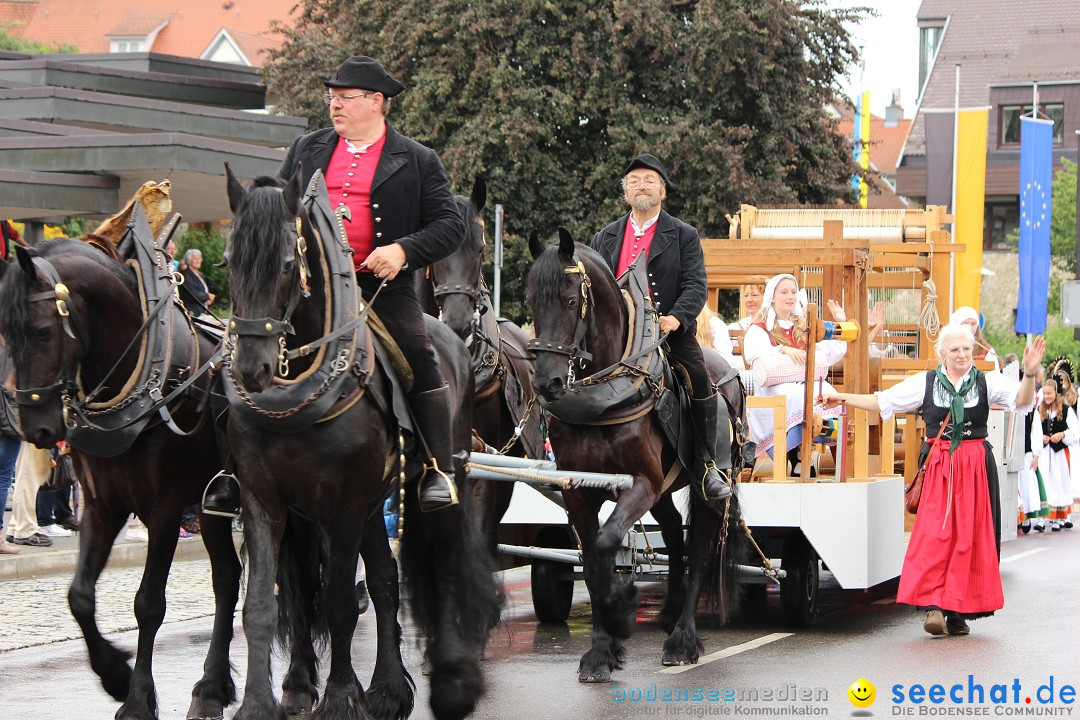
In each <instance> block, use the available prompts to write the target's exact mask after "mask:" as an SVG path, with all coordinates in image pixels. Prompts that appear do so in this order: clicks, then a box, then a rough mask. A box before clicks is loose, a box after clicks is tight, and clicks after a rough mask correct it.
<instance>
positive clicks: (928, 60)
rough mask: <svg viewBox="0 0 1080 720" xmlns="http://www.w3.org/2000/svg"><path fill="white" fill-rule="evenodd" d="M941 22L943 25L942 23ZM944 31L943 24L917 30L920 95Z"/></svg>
mask: <svg viewBox="0 0 1080 720" xmlns="http://www.w3.org/2000/svg"><path fill="white" fill-rule="evenodd" d="M941 22H942V23H944V21H941ZM944 31H945V26H944V24H942V25H934V26H929V27H922V28H919V88H918V92H919V93H922V88H923V85H925V84H926V76H927V75H929V74H930V68H932V67H933V65H934V55H935V54H936V53H937V49H938V45H940V44H941V36H942V34H943V33H944Z"/></svg>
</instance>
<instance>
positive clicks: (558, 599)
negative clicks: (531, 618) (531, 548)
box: [531, 527, 575, 623]
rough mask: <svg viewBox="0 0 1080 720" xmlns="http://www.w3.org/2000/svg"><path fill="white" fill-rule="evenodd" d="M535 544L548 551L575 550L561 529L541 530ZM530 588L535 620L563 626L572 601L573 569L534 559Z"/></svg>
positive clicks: (568, 565) (564, 530) (570, 540)
mask: <svg viewBox="0 0 1080 720" xmlns="http://www.w3.org/2000/svg"><path fill="white" fill-rule="evenodd" d="M535 544H536V545H538V546H539V547H550V548H572V547H575V543H574V542H573V539H572V537H571V535H570V533H569V532H568V530H567V529H566V528H562V527H546V528H543V529H541V530H540V532H539V533H537V535H536V541H535ZM531 584H532V602H533V611H534V612H535V613H536V619H537V620H539V621H540V622H542V623H564V622H566V619H567V618H568V617H570V605H571V603H572V602H573V599H574V566H573V565H570V564H569V563H562V562H558V561H556V560H540V559H534V560H533V562H532V583H531Z"/></svg>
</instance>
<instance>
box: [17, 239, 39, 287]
mask: <svg viewBox="0 0 1080 720" xmlns="http://www.w3.org/2000/svg"><path fill="white" fill-rule="evenodd" d="M15 257H17V258H18V259H19V267H21V268H22V269H23V272H24V273H26V274H27V275H28V276H29V277H30V280H31V281H34V280H37V276H38V275H37V268H35V267H34V258H33V257H31V256H30V251H29V250H27V249H26V248H24V247H23V246H21V245H16V246H15Z"/></svg>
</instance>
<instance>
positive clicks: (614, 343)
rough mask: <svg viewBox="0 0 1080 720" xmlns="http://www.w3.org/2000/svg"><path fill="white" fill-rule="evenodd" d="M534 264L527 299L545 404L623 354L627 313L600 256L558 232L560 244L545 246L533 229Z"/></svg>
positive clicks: (537, 382) (563, 231) (538, 381)
mask: <svg viewBox="0 0 1080 720" xmlns="http://www.w3.org/2000/svg"><path fill="white" fill-rule="evenodd" d="M529 249H530V250H531V251H532V255H533V266H532V269H531V270H530V271H529V280H528V290H527V292H526V300H527V302H528V304H529V309H530V310H531V311H532V316H533V323H534V329H535V339H534V340H531V341H530V342H529V349H530V350H531V351H532V352H533V353H534V354H535V355H536V370H535V374H534V375H533V387H534V388H535V390H536V394H537V395H538V396H540V398H541V399H543V400H545V401H549V402H550V401H553V400H556V399H558V398H559V397H561V396H562V395H563V394H564V393H565V392H566V391H567V390H568V389H569V387H570V386H571V385H573V384H574V383H575V382H577V379H578V377H584V376H587V375H588V374H589V371H590V370H591V369H592V368H593V367H598V368H602V367H606V366H607V365H610V364H611V363H614V362H616V361H617V360H618V358H619V357H620V356H621V355H622V350H623V345H624V344H625V342H626V340H625V339H626V309H625V307H624V306H623V304H622V301H621V299H620V296H619V289H618V287H617V286H616V285H615V278H614V277H612V275H611V271H610V270H609V269H608V267H607V264H606V263H605V262H604V260H603V258H601V257H600V256H599V255H597V254H596V253H595V252H593V251H592V250H591V249H589V248H588V247H586V246H584V245H579V244H577V243H575V242H574V238H573V237H572V236H571V235H570V232H569V231H568V230H567V229H566V228H561V227H560V228H559V242H558V243H557V244H553V245H545V244H544V243H542V242H541V241H540V239H539V235H538V233H537V232H536V231H535V230H534V231H533V233H532V235H531V237H530V238H529Z"/></svg>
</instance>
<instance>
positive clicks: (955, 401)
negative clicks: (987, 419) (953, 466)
mask: <svg viewBox="0 0 1080 720" xmlns="http://www.w3.org/2000/svg"><path fill="white" fill-rule="evenodd" d="M937 375H938V376H937V379H938V382H939V383H941V388H942V389H943V390H944V391H945V392H946V393H948V394H949V403H950V404H949V417H950V420H949V421H950V422H951V423H952V426H953V436H952V437H951V438H949V453H950V454H951V453H952V452H953V451H954V450H956V448H958V447H960V441H961V440H963V438H964V397H965V396H967V394H968V393H969V392H971V388H973V387H975V376H976V375H977V373H973V372H970V371H969V372H968V376H967V378H966V379H965V380H964V382H962V383H960V389H959V390H956V389H954V388H953V384H952V381H951V380H949V378H948V376H947V375H945V371H944V370H942V369H941V367H940V366H938V369H937Z"/></svg>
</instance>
